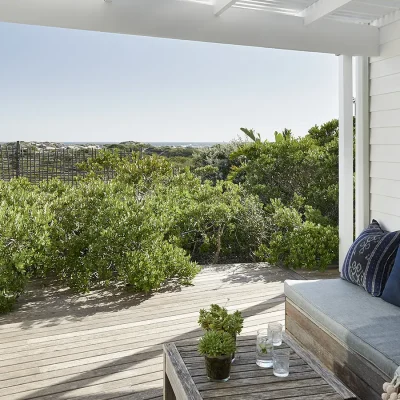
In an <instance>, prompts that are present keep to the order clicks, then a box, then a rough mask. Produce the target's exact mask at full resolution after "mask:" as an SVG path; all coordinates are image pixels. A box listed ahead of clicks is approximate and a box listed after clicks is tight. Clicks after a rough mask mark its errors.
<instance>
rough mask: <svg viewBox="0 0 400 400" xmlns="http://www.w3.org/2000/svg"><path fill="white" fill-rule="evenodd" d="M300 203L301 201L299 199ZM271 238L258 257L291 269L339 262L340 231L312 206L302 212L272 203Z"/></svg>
mask: <svg viewBox="0 0 400 400" xmlns="http://www.w3.org/2000/svg"><path fill="white" fill-rule="evenodd" d="M296 200H297V201H298V199H296ZM271 203H272V214H271V216H270V224H271V225H270V238H269V242H268V243H267V244H263V245H261V246H260V248H259V250H258V252H257V254H258V257H259V258H260V259H261V260H263V261H268V262H269V263H271V264H277V265H283V266H285V267H289V268H307V269H321V270H323V269H325V268H326V267H327V266H328V265H329V264H330V263H332V262H333V261H334V260H337V256H338V246H339V237H338V229H337V228H336V227H333V226H330V225H324V224H326V223H327V220H326V218H324V217H323V216H322V215H321V213H320V212H319V211H317V210H314V209H313V208H312V207H310V206H305V207H304V210H303V212H301V211H300V210H299V209H298V208H296V207H285V206H284V205H283V204H282V202H281V201H280V200H273V201H272V202H271Z"/></svg>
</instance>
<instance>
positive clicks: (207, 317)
mask: <svg viewBox="0 0 400 400" xmlns="http://www.w3.org/2000/svg"><path fill="white" fill-rule="evenodd" d="M243 321H244V319H243V317H242V313H241V312H240V311H235V312H234V313H232V314H229V313H228V310H227V309H226V308H225V307H221V306H219V305H218V304H211V306H210V310H209V311H208V310H205V309H202V310H200V315H199V321H198V323H199V325H200V326H201V327H202V328H203V329H204V330H205V331H223V332H227V333H229V334H230V335H231V336H232V337H235V336H236V335H239V334H240V333H241V332H242V329H243Z"/></svg>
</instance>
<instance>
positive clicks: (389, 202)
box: [371, 194, 400, 218]
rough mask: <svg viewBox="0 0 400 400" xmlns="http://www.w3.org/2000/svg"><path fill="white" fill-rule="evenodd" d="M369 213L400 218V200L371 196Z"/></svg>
mask: <svg viewBox="0 0 400 400" xmlns="http://www.w3.org/2000/svg"><path fill="white" fill-rule="evenodd" d="M371 211H378V212H381V213H385V214H389V215H395V216H396V217H399V218H400V199H399V198H396V197H389V196H381V195H377V194H371Z"/></svg>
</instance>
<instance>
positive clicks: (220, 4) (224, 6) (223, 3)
mask: <svg viewBox="0 0 400 400" xmlns="http://www.w3.org/2000/svg"><path fill="white" fill-rule="evenodd" d="M237 1H238V0H215V5H214V15H215V16H216V17H219V16H220V15H221V14H223V13H224V12H225V11H226V10H228V9H229V8H231V7H232V6H233V5H234V4H235V3H237Z"/></svg>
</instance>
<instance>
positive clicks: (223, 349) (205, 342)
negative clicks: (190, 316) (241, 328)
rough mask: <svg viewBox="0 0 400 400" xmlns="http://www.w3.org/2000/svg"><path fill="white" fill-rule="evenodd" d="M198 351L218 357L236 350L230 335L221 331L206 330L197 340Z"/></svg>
mask: <svg viewBox="0 0 400 400" xmlns="http://www.w3.org/2000/svg"><path fill="white" fill-rule="evenodd" d="M198 349H199V353H200V354H202V355H205V356H208V357H220V356H224V355H229V354H232V353H234V352H235V351H236V343H235V340H234V339H233V337H232V335H230V334H229V333H227V332H223V331H207V332H206V333H205V334H204V336H203V337H202V338H201V339H200V341H199V347H198Z"/></svg>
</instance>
